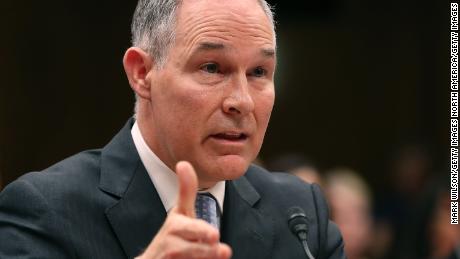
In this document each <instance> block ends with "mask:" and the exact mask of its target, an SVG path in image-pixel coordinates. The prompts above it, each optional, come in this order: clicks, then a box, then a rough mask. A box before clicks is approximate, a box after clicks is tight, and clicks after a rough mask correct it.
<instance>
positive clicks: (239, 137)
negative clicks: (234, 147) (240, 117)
mask: <svg viewBox="0 0 460 259" xmlns="http://www.w3.org/2000/svg"><path fill="white" fill-rule="evenodd" d="M211 137H212V138H215V139H218V140H227V141H243V140H246V139H247V138H248V136H247V135H246V134H244V133H232V132H225V133H218V134H214V135H211Z"/></svg>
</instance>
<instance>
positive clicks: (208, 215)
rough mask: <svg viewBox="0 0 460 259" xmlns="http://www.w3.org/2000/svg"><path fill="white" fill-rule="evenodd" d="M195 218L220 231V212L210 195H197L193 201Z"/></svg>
mask: <svg viewBox="0 0 460 259" xmlns="http://www.w3.org/2000/svg"><path fill="white" fill-rule="evenodd" d="M195 212H196V217H197V218H199V219H202V220H204V221H206V222H208V223H209V224H211V225H213V226H214V227H216V228H217V229H220V213H219V212H220V210H219V207H218V205H217V201H216V200H215V198H214V196H212V194H210V193H198V195H197V196H196V201H195Z"/></svg>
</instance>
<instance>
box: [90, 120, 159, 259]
mask: <svg viewBox="0 0 460 259" xmlns="http://www.w3.org/2000/svg"><path fill="white" fill-rule="evenodd" d="M132 124H133V120H130V121H129V122H128V123H127V124H126V125H125V127H124V128H123V129H122V130H121V131H120V133H118V134H117V136H115V137H114V139H113V140H112V141H111V142H110V143H109V144H108V145H107V146H106V147H105V148H104V149H103V151H102V154H101V180H100V185H99V187H100V189H101V190H102V191H104V192H106V193H108V194H109V195H111V196H115V197H117V198H119V200H118V202H117V203H115V204H114V205H113V206H110V207H109V208H107V210H106V211H105V214H106V216H107V219H108V221H109V223H110V225H111V226H112V229H113V231H114V232H115V235H116V236H117V238H118V240H119V241H120V244H121V246H122V247H123V250H124V251H125V254H126V256H128V257H129V258H133V257H136V256H138V255H139V254H141V253H142V251H143V250H144V249H145V248H146V247H147V246H148V244H149V243H150V242H151V240H152V239H153V237H154V236H155V234H156V233H157V232H158V230H159V229H160V227H161V225H162V224H163V222H164V220H165V218H166V211H165V209H164V207H163V203H162V202H161V199H160V197H159V196H158V193H157V191H156V190H155V188H154V186H153V184H152V181H151V180H150V178H149V176H148V173H147V170H146V169H145V167H144V165H143V164H142V162H141V160H140V158H139V155H138V153H137V150H136V147H135V145H134V142H133V140H132V137H131V126H132Z"/></svg>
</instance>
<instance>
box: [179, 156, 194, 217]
mask: <svg viewBox="0 0 460 259" xmlns="http://www.w3.org/2000/svg"><path fill="white" fill-rule="evenodd" d="M176 174H177V177H178V179H179V196H178V201H177V207H176V211H177V212H178V213H180V214H183V215H185V216H189V217H192V218H195V199H196V193H197V190H198V179H197V176H196V173H195V170H194V169H193V167H192V165H191V164H190V163H189V162H187V161H180V162H179V163H177V165H176Z"/></svg>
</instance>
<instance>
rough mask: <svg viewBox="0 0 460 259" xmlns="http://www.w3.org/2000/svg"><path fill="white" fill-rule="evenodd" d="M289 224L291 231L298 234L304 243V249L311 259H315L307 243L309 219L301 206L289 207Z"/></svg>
mask: <svg viewBox="0 0 460 259" xmlns="http://www.w3.org/2000/svg"><path fill="white" fill-rule="evenodd" d="M287 215H288V226H289V229H290V230H291V232H292V233H293V234H294V235H296V236H297V238H298V239H299V241H300V242H301V243H302V246H303V250H304V251H305V254H306V255H307V257H308V258H309V259H315V257H313V255H312V254H311V252H310V248H309V247H308V243H307V234H308V220H307V216H306V215H305V212H304V211H303V210H302V209H301V208H300V207H291V208H289V209H288V212H287Z"/></svg>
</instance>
